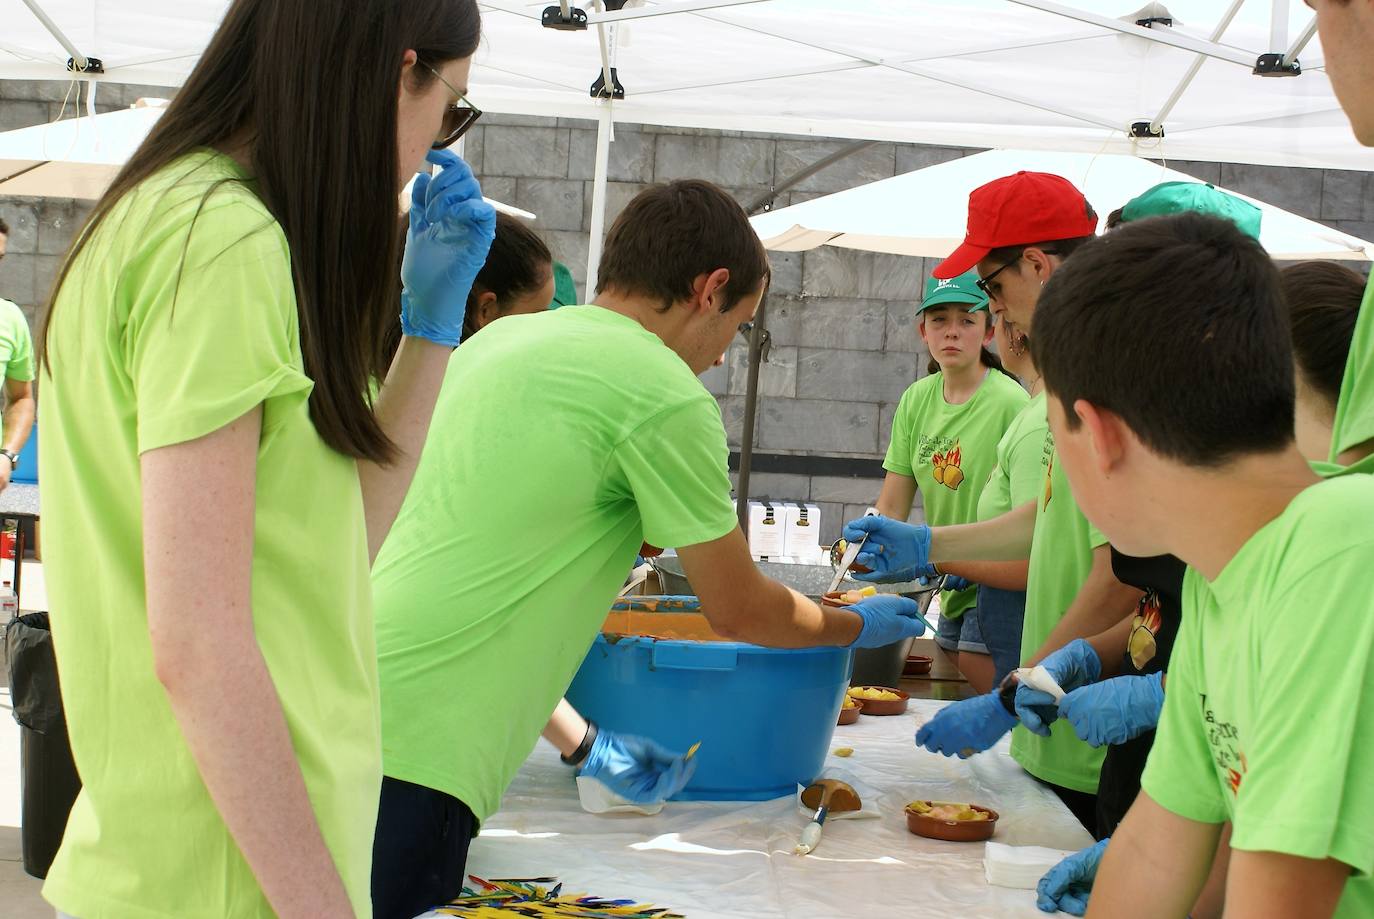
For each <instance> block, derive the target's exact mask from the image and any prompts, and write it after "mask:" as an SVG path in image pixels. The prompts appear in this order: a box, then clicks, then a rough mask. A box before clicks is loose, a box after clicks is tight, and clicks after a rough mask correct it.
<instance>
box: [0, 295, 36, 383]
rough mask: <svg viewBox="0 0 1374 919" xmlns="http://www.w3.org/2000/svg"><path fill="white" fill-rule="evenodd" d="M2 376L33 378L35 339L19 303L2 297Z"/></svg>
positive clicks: (0, 322)
mask: <svg viewBox="0 0 1374 919" xmlns="http://www.w3.org/2000/svg"><path fill="white" fill-rule="evenodd" d="M0 377H3V378H5V379H9V380H19V381H21V382H28V381H29V380H32V379H33V339H32V338H31V337H30V335H29V321H28V320H27V319H25V318H24V311H23V310H21V309H20V308H19V305H18V304H17V303H14V302H12V301H10V300H4V299H0Z"/></svg>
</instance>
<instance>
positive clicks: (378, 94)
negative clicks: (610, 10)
mask: <svg viewBox="0 0 1374 919" xmlns="http://www.w3.org/2000/svg"><path fill="white" fill-rule="evenodd" d="M336 13H337V15H321V10H320V7H319V4H318V3H315V2H313V0H235V2H234V3H233V4H232V5H231V6H230V7H229V10H228V11H227V12H226V13H225V16H224V21H223V22H222V23H221V24H220V27H219V29H218V30H217V31H216V32H215V35H214V37H213V38H212V39H211V40H210V44H209V45H208V47H206V49H205V52H204V53H203V54H202V55H201V57H200V60H199V62H198V63H197V64H196V67H195V69H194V70H193V71H192V72H191V74H190V76H189V77H188V78H187V80H186V83H185V85H184V86H183V87H182V88H181V90H180V91H179V92H178V93H177V95H176V98H175V99H174V100H173V101H172V104H171V105H170V106H168V108H167V111H166V112H165V113H164V114H163V116H162V117H161V118H160V119H159V120H158V123H157V124H156V125H155V126H154V128H153V130H152V131H151V132H149V134H148V137H147V138H146V139H145V140H144V141H143V143H142V144H141V145H140V146H139V148H138V150H137V151H136V152H135V153H134V155H133V156H132V157H131V158H130V159H129V162H128V163H126V164H125V165H124V168H123V169H121V170H120V171H119V174H118V175H117V176H116V177H115V179H114V182H113V183H112V184H111V185H110V187H109V189H108V190H106V192H105V194H104V195H103V196H101V198H100V200H99V201H98V202H97V203H96V206H95V209H94V210H93V211H92V212H91V216H90V218H89V219H88V221H87V223H86V225H85V226H84V227H83V228H82V231H81V233H80V234H79V235H78V237H77V240H76V242H75V243H74V244H73V245H72V248H71V251H70V253H69V254H68V256H67V259H66V262H65V264H64V265H63V267H62V271H61V274H60V275H59V276H58V280H57V283H56V284H55V285H54V289H53V294H52V297H51V299H50V301H49V308H48V315H47V318H46V319H45V321H44V323H43V330H42V332H41V335H40V345H39V347H40V349H41V352H40V353H41V360H42V362H43V365H44V367H45V368H46V369H47V371H48V373H49V375H51V374H52V370H53V362H52V355H51V353H50V351H49V342H48V331H49V329H50V328H51V325H52V313H53V307H54V305H55V303H56V300H57V294H58V292H59V291H60V290H61V289H62V285H63V283H64V282H65V281H66V279H67V274H68V272H69V271H70V269H71V266H72V264H73V263H74V262H75V261H76V259H77V257H78V256H79V255H80V253H81V251H82V249H83V248H84V247H85V245H86V243H87V242H88V241H89V240H90V239H91V237H92V235H93V233H94V231H95V229H96V227H98V226H99V225H100V223H101V221H103V220H104V219H105V217H106V216H108V215H109V213H110V210H111V209H112V208H113V207H114V205H115V204H116V203H117V202H118V201H119V200H120V199H121V198H123V197H124V196H125V195H126V194H128V193H129V192H130V191H132V190H133V189H134V188H135V187H136V186H137V185H138V184H139V183H141V182H143V181H144V180H145V179H147V178H148V177H149V176H151V175H153V174H154V173H156V172H157V171H159V170H160V169H162V168H164V167H165V166H167V165H168V164H170V163H172V162H173V161H175V160H177V159H179V158H180V157H182V156H185V155H186V154H188V153H190V152H192V151H193V150H196V149H198V148H203V147H220V148H223V147H225V146H227V145H228V144H231V143H235V142H238V141H240V140H246V142H247V149H248V151H249V161H250V168H249V171H250V172H251V174H252V176H253V178H252V181H251V183H250V186H249V187H250V188H251V189H252V190H253V192H254V193H255V194H257V196H258V197H259V198H260V199H261V200H262V202H263V204H264V205H265V206H266V207H267V209H268V211H270V212H271V214H272V216H273V217H275V218H276V220H277V222H278V223H279V224H280V225H281V228H282V231H283V232H284V233H285V235H286V240H287V243H288V244H289V246H290V249H291V275H292V279H293V281H294V286H295V295H296V310H297V313H298V315H299V318H300V338H301V354H302V357H303V358H304V362H305V372H306V374H307V375H308V376H309V377H310V378H311V379H312V380H314V382H315V386H314V389H313V391H312V392H311V394H310V417H311V420H312V421H313V422H314V424H315V429H316V430H317V431H318V432H319V434H320V437H321V438H323V439H324V441H325V442H326V443H328V444H329V445H330V446H331V447H333V448H334V449H336V450H338V451H340V452H341V453H345V454H348V455H351V456H355V457H359V458H366V459H370V460H374V461H378V462H383V461H386V460H388V459H389V458H390V457H391V454H392V451H393V449H394V447H393V444H392V443H391V441H390V440H389V439H388V438H387V436H386V434H385V433H384V432H383V431H382V428H381V425H379V424H378V422H377V420H376V418H375V417H374V416H373V414H372V411H371V407H370V404H369V400H368V397H367V392H368V382H369V380H370V379H371V378H372V377H373V376H374V375H376V374H377V372H378V368H379V367H380V365H381V361H382V355H381V348H382V343H383V340H384V338H385V335H384V332H385V330H386V328H387V326H388V324H389V323H391V322H394V321H395V314H396V311H397V310H398V309H399V297H398V293H397V291H398V288H397V284H396V274H397V271H398V269H399V266H400V252H401V240H400V239H399V238H398V237H397V235H396V234H395V233H394V232H393V227H394V223H393V221H392V217H393V215H394V214H395V212H396V180H397V176H398V174H399V172H400V165H399V163H398V152H397V138H396V129H397V114H396V105H397V80H398V79H399V78H400V74H401V64H402V57H403V55H404V53H405V52H406V51H407V50H410V49H413V50H414V51H415V52H416V54H417V56H418V57H419V59H420V61H421V62H423V63H424V64H427V65H429V66H430V67H435V68H437V67H438V66H440V65H442V64H443V63H444V62H446V61H449V60H454V59H457V58H464V57H468V56H470V55H471V54H472V53H473V52H474V51H475V50H476V49H477V42H478V39H479V37H480V28H481V26H480V18H479V14H478V11H477V4H476V2H475V0H402V2H398V0H351V2H350V3H349V4H348V8H347V10H346V12H338V11H336ZM412 70H413V72H414V77H413V79H414V80H415V82H416V84H417V86H419V87H421V88H422V87H423V86H424V85H425V84H427V83H428V82H429V81H430V80H432V79H433V76H432V74H431V73H430V71H429V70H428V69H427V68H426V67H414V68H412ZM212 193H213V188H212V189H211V192H209V193H208V194H212Z"/></svg>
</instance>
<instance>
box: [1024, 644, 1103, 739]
mask: <svg viewBox="0 0 1374 919" xmlns="http://www.w3.org/2000/svg"><path fill="white" fill-rule="evenodd" d="M1040 666H1042V667H1044V668H1045V669H1046V670H1047V671H1049V674H1050V676H1052V677H1054V681H1055V682H1056V683H1058V684H1059V688H1060V689H1062V690H1064V692H1065V693H1069V692H1072V691H1073V690H1075V689H1077V688H1078V687H1080V686H1086V685H1087V684H1089V683H1093V682H1096V681H1097V677H1098V676H1099V675H1100V674H1101V673H1102V660H1101V659H1100V658H1099V657H1098V656H1097V652H1096V651H1094V650H1093V646H1092V645H1090V644H1088V643H1087V642H1086V641H1084V640H1083V639H1081V638H1075V639H1074V640H1073V641H1071V642H1069V643H1068V644H1067V645H1065V646H1064V647H1062V648H1060V649H1059V650H1058V651H1056V652H1054V653H1053V654H1051V655H1050V656H1049V657H1047V658H1045V659H1044V660H1043V661H1041V662H1040ZM1016 714H1017V716H1018V717H1019V718H1020V719H1021V723H1022V724H1024V725H1025V726H1026V727H1027V728H1029V729H1030V730H1031V731H1033V732H1035V733H1036V734H1039V735H1040V736H1041V737H1049V736H1050V724H1051V723H1052V722H1053V721H1054V719H1056V718H1058V717H1059V706H1058V705H1057V704H1056V703H1055V701H1054V697H1053V696H1051V695H1050V694H1049V693H1047V692H1041V691H1040V690H1038V689H1032V688H1031V687H1029V686H1027V685H1025V684H1024V683H1022V684H1021V685H1020V686H1017V687H1016Z"/></svg>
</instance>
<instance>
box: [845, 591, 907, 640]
mask: <svg viewBox="0 0 1374 919" xmlns="http://www.w3.org/2000/svg"><path fill="white" fill-rule="evenodd" d="M845 609H851V610H853V611H854V612H856V613H858V614H859V615H860V616H862V617H863V620H864V627H863V628H862V629H860V630H859V637H858V638H856V639H854V641H853V642H852V643H851V644H850V645H849V647H851V648H881V647H884V646H886V645H890V644H892V643H893V642H897V641H901V640H902V639H904V638H915V637H916V636H917V635H921V634H923V633H924V632H925V630H926V621H925V620H924V619H922V618H921V605H920V604H919V603H917V602H916V601H915V600H909V599H907V598H906V597H897V596H890V595H887V594H879V595H878V596H876V597H865V598H864V599H863V600H861V601H859V602H858V603H855V604H854V605H853V606H846V607H845Z"/></svg>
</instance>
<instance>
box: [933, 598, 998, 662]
mask: <svg viewBox="0 0 1374 919" xmlns="http://www.w3.org/2000/svg"><path fill="white" fill-rule="evenodd" d="M935 643H936V644H937V645H939V646H940V647H941V648H944V649H945V650H946V651H970V652H972V653H974V654H987V653H988V647H987V645H985V644H983V632H982V630H981V629H980V628H979V627H978V607H976V606H970V607H969V608H968V609H966V610H964V615H962V616H959V617H957V618H955V619H946V618H945V616H944V614H943V613H941V614H940V624H939V625H938V626H936V629H935Z"/></svg>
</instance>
